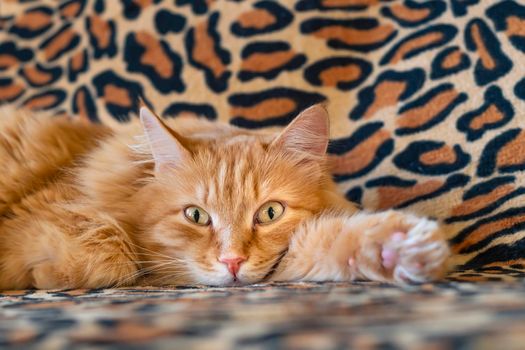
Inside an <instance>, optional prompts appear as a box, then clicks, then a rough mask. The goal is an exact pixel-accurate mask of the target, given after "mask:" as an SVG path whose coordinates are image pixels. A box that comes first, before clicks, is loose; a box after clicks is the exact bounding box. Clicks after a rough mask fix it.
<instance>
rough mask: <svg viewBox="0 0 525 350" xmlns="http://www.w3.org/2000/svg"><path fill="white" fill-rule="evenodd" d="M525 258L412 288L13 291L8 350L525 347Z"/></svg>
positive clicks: (8, 305) (0, 331)
mask: <svg viewBox="0 0 525 350" xmlns="http://www.w3.org/2000/svg"><path fill="white" fill-rule="evenodd" d="M520 266H521V265H519V264H515V265H514V266H513V267H508V268H502V267H499V266H492V267H487V268H486V269H484V270H483V271H480V272H473V271H461V272H458V273H457V274H456V276H454V277H451V280H452V281H449V282H444V283H440V284H435V285H421V286H413V287H411V288H406V289H400V288H394V287H390V286H384V285H378V284H374V283H364V282H362V283H354V284H335V283H322V284H317V283H299V284H259V285H254V286H249V287H236V288H209V287H203V286H196V287H183V288H181V287H177V288H163V289H159V288H156V289H152V288H147V287H142V288H133V289H130V288H123V289H106V290H69V291H6V292H4V293H2V294H0V307H1V310H2V311H1V312H0V322H1V324H2V327H1V328H0V344H2V348H4V349H11V348H13V349H20V348H24V349H25V348H45V349H47V348H53V349H70V348H81V349H84V348H86V349H88V348H89V349H92V348H126V349H128V348H132V349H134V348H148V349H172V348H173V347H177V348H179V347H180V348H183V349H209V348H213V349H215V348H220V349H253V348H257V349H268V350H269V349H326V350H332V349H334V350H335V349H361V348H366V349H371V350H379V349H402V348H410V349H428V348H431V349H451V348H464V349H475V348H479V347H482V348H485V347H486V348H501V349H520V348H521V347H522V346H523V342H524V341H525V335H524V332H523V321H524V320H525V312H524V310H525V298H524V295H525V285H523V283H515V282H514V283H511V282H510V281H509V280H512V279H516V278H520V277H523V272H522V271H521V270H520V268H521V267H520ZM456 278H461V279H464V280H469V281H472V282H478V281H480V280H489V281H494V282H485V283H466V282H463V283H458V282H454V281H453V280H454V279H456ZM496 281H497V282H496ZM503 281H508V282H503Z"/></svg>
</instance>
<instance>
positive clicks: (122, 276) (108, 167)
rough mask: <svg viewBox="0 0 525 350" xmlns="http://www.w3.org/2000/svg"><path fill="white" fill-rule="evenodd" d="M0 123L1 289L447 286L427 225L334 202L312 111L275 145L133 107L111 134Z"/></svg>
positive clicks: (317, 113) (321, 117)
mask: <svg viewBox="0 0 525 350" xmlns="http://www.w3.org/2000/svg"><path fill="white" fill-rule="evenodd" d="M0 114H1V117H0V163H1V164H2V172H1V173H0V289H20V288H41V289H50V288H53V289H55V288H56V289H66V288H100V287H112V286H128V285H139V284H140V285H174V284H177V285H180V284H206V285H235V284H248V283H255V282H260V281H269V280H270V281H302V280H310V281H351V280H355V279H368V280H375V281H384V282H392V283H407V282H408V283H410V282H425V281H431V280H436V279H439V278H441V277H443V275H444V273H445V270H446V260H447V258H448V256H449V249H448V245H447V243H446V241H445V239H444V236H443V233H442V232H441V229H440V227H439V225H438V224H437V223H436V222H434V221H431V220H428V219H426V218H421V217H417V216H414V215H411V214H408V213H403V212H400V211H387V212H379V213H372V212H365V211H359V210H357V208H356V207H355V206H354V205H352V204H351V203H349V202H347V201H346V200H345V198H344V197H343V196H342V195H341V194H340V193H339V192H338V191H337V189H336V186H335V184H334V183H333V181H332V179H331V176H330V173H329V171H328V166H327V158H326V155H325V153H326V149H327V144H328V137H329V135H328V132H329V127H328V116H327V113H326V111H325V110H324V108H322V107H320V106H314V107H311V108H309V109H307V110H305V111H304V112H302V113H301V114H300V115H299V116H298V117H297V118H296V119H295V120H294V121H293V122H292V123H291V124H290V125H289V126H288V127H287V128H286V129H285V130H284V131H282V132H280V133H272V132H269V131H264V130H259V131H253V130H242V129H238V128H235V127H233V126H229V125H225V124H220V123H213V122H208V121H203V120H199V119H195V118H190V117H180V118H176V119H171V120H165V121H162V120H161V119H159V118H158V117H157V116H155V115H154V114H153V113H152V112H150V111H149V110H148V109H147V108H145V107H143V108H142V109H141V111H140V121H141V123H138V121H133V122H131V123H129V124H127V125H120V126H118V127H115V128H113V129H112V128H109V127H107V126H102V125H88V124H84V123H82V122H79V121H76V120H68V119H65V118H58V117H55V118H51V117H49V118H48V117H45V116H43V115H36V116H35V115H29V114H27V113H26V112H23V111H16V112H13V111H8V110H3V112H0ZM139 134H143V135H144V136H143V137H142V140H141V142H140V143H139V144H137V138H136V137H135V136H136V135H139Z"/></svg>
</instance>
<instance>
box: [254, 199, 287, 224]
mask: <svg viewBox="0 0 525 350" xmlns="http://www.w3.org/2000/svg"><path fill="white" fill-rule="evenodd" d="M283 213H284V206H283V205H282V204H281V203H279V202H268V203H266V204H264V205H263V206H262V207H261V208H260V209H259V211H258V212H257V214H256V215H255V220H256V222H257V223H258V224H262V225H264V224H269V223H271V222H273V221H275V220H277V219H278V218H280V217H281V216H282V215H283Z"/></svg>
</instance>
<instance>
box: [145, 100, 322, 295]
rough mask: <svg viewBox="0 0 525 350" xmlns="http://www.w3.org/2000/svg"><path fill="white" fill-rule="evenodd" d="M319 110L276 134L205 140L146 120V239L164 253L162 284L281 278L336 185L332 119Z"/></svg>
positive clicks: (154, 249)
mask: <svg viewBox="0 0 525 350" xmlns="http://www.w3.org/2000/svg"><path fill="white" fill-rule="evenodd" d="M314 108H315V110H314V111H311V110H310V111H309V112H308V113H306V112H304V113H306V114H305V116H301V117H299V118H298V119H296V121H295V122H294V123H293V124H292V125H290V126H289V127H288V128H287V129H286V130H285V131H284V132H283V133H282V134H280V136H277V137H275V138H268V137H262V136H256V135H235V136H231V137H228V138H219V139H215V140H199V141H197V140H190V139H187V138H183V137H181V136H180V135H177V134H176V133H175V132H173V131H172V130H169V129H168V128H167V127H166V126H165V125H163V124H161V123H160V122H159V120H158V119H156V118H155V117H154V116H152V115H146V116H144V114H143V116H142V120H143V123H144V126H145V130H146V134H147V136H148V138H149V140H150V143H151V145H152V147H151V148H152V151H153V155H154V158H155V179H154V180H153V181H152V182H151V184H149V185H148V186H147V191H149V192H150V194H151V196H152V197H154V198H152V199H151V202H150V203H155V204H154V205H153V208H152V210H149V212H150V213H153V214H151V215H150V219H149V220H150V222H149V223H148V224H147V229H146V230H145V232H144V233H143V236H144V237H143V242H144V245H145V246H146V247H147V248H146V249H148V251H150V252H157V253H158V254H161V255H162V256H163V257H162V258H159V260H161V261H162V262H161V264H164V265H163V266H162V267H159V268H158V269H155V270H156V271H157V274H156V275H157V277H159V281H160V283H167V284H169V283H202V284H209V285H229V284H233V283H242V284H245V283H254V282H257V281H261V280H263V279H264V278H265V277H267V276H268V275H269V274H270V273H271V272H272V270H273V268H274V267H275V266H276V264H277V263H278V262H279V260H280V258H281V257H282V256H283V254H284V253H285V252H286V250H287V247H288V242H289V239H290V236H291V234H292V233H293V231H294V229H295V228H296V227H297V225H299V224H300V222H301V221H302V220H304V219H306V218H308V217H310V216H312V215H315V214H316V213H318V212H319V211H320V210H322V209H323V208H325V207H326V203H325V201H326V190H327V189H329V188H331V186H330V184H331V183H330V178H329V175H328V174H327V172H326V171H325V169H324V152H325V150H326V143H327V132H328V127H327V120H326V114H325V112H324V110H323V109H322V108H321V107H314ZM304 113H303V114H304ZM301 118H302V119H301ZM294 124H295V125H294ZM147 205H150V204H149V203H148V204H147ZM159 256H160V255H159ZM170 259H172V260H171V262H170Z"/></svg>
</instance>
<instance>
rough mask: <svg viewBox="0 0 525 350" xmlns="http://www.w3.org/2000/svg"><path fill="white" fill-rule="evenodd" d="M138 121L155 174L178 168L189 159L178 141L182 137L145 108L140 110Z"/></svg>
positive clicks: (186, 151)
mask: <svg viewBox="0 0 525 350" xmlns="http://www.w3.org/2000/svg"><path fill="white" fill-rule="evenodd" d="M140 121H141V123H142V127H143V128H144V133H145V134H146V137H147V140H148V144H149V146H150V148H151V153H152V155H153V159H154V161H155V172H158V171H160V170H161V169H163V168H165V167H176V166H180V165H181V164H183V163H184V162H185V161H187V160H188V159H189V158H190V153H189V151H188V150H187V149H186V148H185V147H184V146H183V145H182V143H181V142H180V141H179V140H182V137H181V136H180V135H178V134H177V133H176V132H175V131H173V130H172V129H170V128H169V127H168V126H167V125H166V124H164V122H162V120H161V119H160V118H159V117H158V116H156V115H155V114H154V113H153V112H151V111H150V110H149V109H148V108H147V107H141V108H140Z"/></svg>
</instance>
